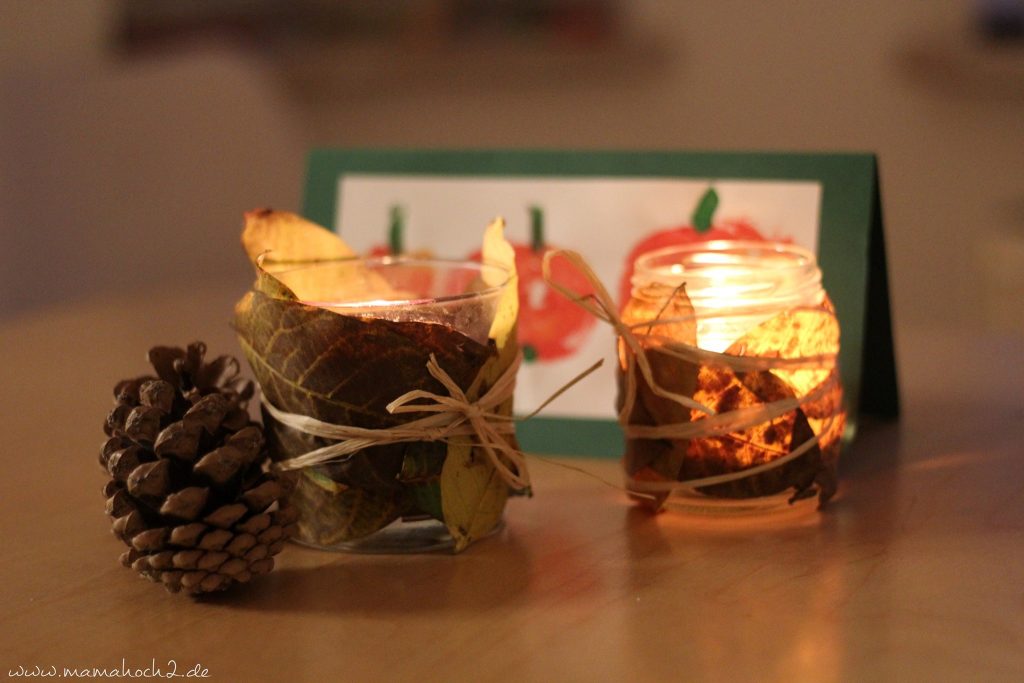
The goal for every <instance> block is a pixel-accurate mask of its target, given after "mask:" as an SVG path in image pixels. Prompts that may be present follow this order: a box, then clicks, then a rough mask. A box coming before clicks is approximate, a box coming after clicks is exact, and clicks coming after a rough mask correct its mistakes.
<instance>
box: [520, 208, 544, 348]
mask: <svg viewBox="0 0 1024 683" xmlns="http://www.w3.org/2000/svg"><path fill="white" fill-rule="evenodd" d="M545 248H547V245H546V244H545V243H544V209H543V208H541V207H539V206H537V205H536V204H534V205H533V206H531V207H530V249H531V250H533V253H534V254H537V255H538V256H540V255H541V254H543V253H544V249H545ZM539 356H540V354H538V353H537V349H535V348H533V346H531V345H530V344H523V360H525V361H526V362H527V363H533V362H535V361H536V360H537V358H538V357H539Z"/></svg>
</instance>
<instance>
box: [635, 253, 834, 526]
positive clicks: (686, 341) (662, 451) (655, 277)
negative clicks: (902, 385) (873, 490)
mask: <svg viewBox="0 0 1024 683" xmlns="http://www.w3.org/2000/svg"><path fill="white" fill-rule="evenodd" d="M622 318H623V321H624V322H625V323H626V324H627V325H629V326H630V328H631V331H632V333H633V335H634V336H635V337H636V339H637V341H638V342H639V343H638V345H637V347H636V348H639V349H641V353H642V354H643V356H644V363H642V364H641V363H630V362H628V361H629V360H630V359H629V358H628V357H627V354H631V353H632V354H634V355H635V351H631V350H630V349H629V348H628V347H627V345H625V344H620V376H621V377H620V380H621V381H620V386H623V387H625V386H627V383H626V382H625V381H624V380H625V377H624V375H625V373H627V372H632V373H634V377H635V386H636V389H635V392H634V394H635V395H634V396H633V397H632V401H631V404H630V405H628V406H626V408H628V414H627V415H625V416H624V424H623V427H624V431H625V432H626V437H627V442H626V454H625V459H624V465H625V470H626V476H627V485H628V488H629V489H630V490H631V491H633V492H636V493H639V494H641V495H642V496H644V501H645V502H647V503H649V504H651V505H652V506H654V507H661V506H662V505H682V506H686V507H688V508H691V509H697V510H701V511H730V512H743V511H761V510H765V509H771V508H785V507H787V506H788V505H789V504H792V503H794V502H796V501H797V500H801V499H805V498H810V497H812V496H813V495H814V494H817V495H818V497H819V500H820V501H821V502H824V501H826V500H827V499H828V498H829V497H831V495H832V494H833V493H834V491H835V474H836V464H837V461H838V456H839V447H840V439H841V436H842V432H843V427H844V424H845V413H844V411H843V408H842V388H841V385H840V381H839V373H838V368H837V364H836V363H837V361H836V358H837V354H838V352H839V326H838V323H837V321H836V317H835V311H834V309H833V307H832V304H831V302H830V301H829V299H828V296H827V295H826V293H825V291H824V290H823V289H822V285H821V271H820V270H819V268H818V266H817V263H816V261H815V258H814V255H813V254H812V253H811V252H809V251H807V250H806V249H803V248H800V247H797V246H794V245H791V244H779V243H771V242H740V241H712V242H707V243H697V244H689V245H684V246H677V247H668V248H665V249H660V250H657V251H653V252H649V253H647V254H644V255H642V256H640V257H639V258H638V259H637V261H636V264H635V270H634V275H633V278H632V297H631V299H630V301H629V302H628V303H627V304H626V306H625V308H624V309H623V312H622ZM644 364H645V365H647V366H648V370H649V372H646V371H644V369H643V368H642V367H641V366H642V365H644ZM631 366H632V367H631ZM648 375H649V376H648ZM626 401H629V397H626V396H624V395H623V393H622V392H620V406H622V405H623V402H626Z"/></svg>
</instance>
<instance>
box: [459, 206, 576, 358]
mask: <svg viewBox="0 0 1024 683" xmlns="http://www.w3.org/2000/svg"><path fill="white" fill-rule="evenodd" d="M530 232H531V240H530V244H516V243H512V248H513V249H514V250H515V254H516V271H517V273H518V275H519V327H518V336H519V343H520V345H521V346H522V348H523V355H524V356H525V357H526V360H527V361H537V362H541V363H543V362H546V361H553V360H557V359H559V358H565V357H566V356H570V355H572V354H574V353H576V351H577V350H578V349H579V348H580V346H582V345H583V343H584V342H585V341H586V340H587V336H588V335H589V334H590V330H591V328H593V327H594V324H595V319H594V317H593V316H591V315H590V314H589V313H587V312H586V311H584V310H583V309H582V308H580V307H579V306H577V305H576V304H574V303H572V302H571V301H569V300H568V299H566V298H565V297H563V296H562V295H561V294H559V293H558V292H556V291H555V290H553V289H552V288H551V287H549V286H548V284H547V283H546V282H544V275H543V272H542V264H543V262H544V254H546V253H547V252H548V251H551V250H552V249H553V248H554V247H550V246H548V245H547V244H545V242H544V212H543V210H542V209H540V208H539V207H530ZM480 257H481V254H480V252H479V251H478V252H476V253H475V254H473V255H472V256H470V258H471V259H474V260H480ZM551 274H552V277H553V278H554V279H555V281H556V282H558V283H559V284H562V285H564V286H566V287H568V288H570V289H571V290H572V291H575V292H579V293H581V294H587V293H589V292H591V291H592V289H593V288H592V287H591V285H590V283H589V282H587V280H586V279H585V278H583V277H582V276H580V274H579V273H578V271H576V270H575V269H573V268H571V267H569V266H568V265H567V264H566V262H565V260H564V259H555V260H554V261H552V263H551Z"/></svg>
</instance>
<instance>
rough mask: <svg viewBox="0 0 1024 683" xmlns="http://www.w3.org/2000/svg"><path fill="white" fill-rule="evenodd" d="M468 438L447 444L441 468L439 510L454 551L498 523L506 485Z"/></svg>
mask: <svg viewBox="0 0 1024 683" xmlns="http://www.w3.org/2000/svg"><path fill="white" fill-rule="evenodd" d="M474 450H475V449H474V446H473V442H472V441H471V440H470V439H469V438H468V437H457V438H455V439H453V440H452V441H451V442H449V444H448V455H447V457H446V458H445V461H444V467H443V468H442V469H441V510H442V511H443V513H444V521H445V525H446V526H447V527H448V531H449V532H450V533H451V535H452V537H453V538H454V539H455V552H460V551H462V550H465V549H466V547H467V546H468V545H469V544H470V543H472V542H473V541H476V540H479V539H481V538H483V537H485V536H487V534H489V533H490V532H491V531H492V530H493V529H494V527H495V526H496V525H497V524H498V523H499V522H500V521H501V514H502V512H503V511H504V509H505V501H506V500H508V484H506V483H505V481H504V480H503V479H502V478H501V477H500V476H499V475H498V471H497V470H496V469H494V465H492V464H491V462H490V461H489V460H487V459H486V458H485V457H483V454H482V453H480V452H479V451H477V452H476V453H474Z"/></svg>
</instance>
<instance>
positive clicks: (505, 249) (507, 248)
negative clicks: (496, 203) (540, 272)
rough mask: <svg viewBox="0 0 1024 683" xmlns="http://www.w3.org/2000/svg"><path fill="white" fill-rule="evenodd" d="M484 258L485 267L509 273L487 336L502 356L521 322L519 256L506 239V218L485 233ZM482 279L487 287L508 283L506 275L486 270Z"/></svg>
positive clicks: (496, 220) (499, 219)
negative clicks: (506, 278)
mask: <svg viewBox="0 0 1024 683" xmlns="http://www.w3.org/2000/svg"><path fill="white" fill-rule="evenodd" d="M482 254H483V257H482V260H483V262H484V263H486V264H488V265H493V266H499V267H501V268H503V269H505V270H506V271H508V273H509V275H508V285H507V286H506V287H505V291H504V293H503V294H502V297H501V301H500V302H499V303H498V312H497V314H496V315H495V316H494V322H493V323H491V332H490V334H489V335H488V336H489V337H490V338H491V339H493V340H494V342H495V343H496V344H497V345H498V351H499V352H501V351H503V350H504V348H505V345H506V342H507V340H508V339H509V337H510V336H511V335H512V333H513V331H514V329H515V326H516V320H518V318H519V295H518V275H516V253H515V250H514V249H513V248H512V245H511V244H509V243H508V240H506V239H505V219H504V218H500V217H499V218H495V219H494V221H492V222H491V224H490V225H488V226H487V230H485V231H484V245H483V249H482ZM483 279H484V282H485V283H486V284H487V286H489V287H496V286H498V285H500V284H501V283H502V281H504V280H505V274H504V273H496V272H494V271H490V270H486V269H485V270H484V272H483Z"/></svg>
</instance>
